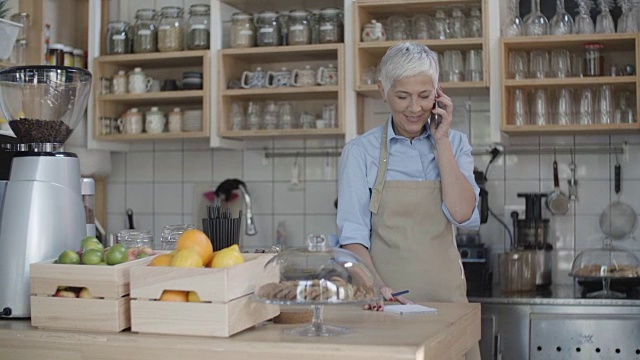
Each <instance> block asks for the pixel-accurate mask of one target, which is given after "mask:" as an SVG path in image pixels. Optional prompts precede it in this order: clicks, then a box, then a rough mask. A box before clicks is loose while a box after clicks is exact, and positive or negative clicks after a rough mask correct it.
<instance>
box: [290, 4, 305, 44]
mask: <svg viewBox="0 0 640 360" xmlns="http://www.w3.org/2000/svg"><path fill="white" fill-rule="evenodd" d="M287 39H288V44H289V45H307V44H311V26H310V24H309V12H308V11H306V10H291V11H290V12H289V36H288V37H287Z"/></svg>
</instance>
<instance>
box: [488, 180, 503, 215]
mask: <svg viewBox="0 0 640 360" xmlns="http://www.w3.org/2000/svg"><path fill="white" fill-rule="evenodd" d="M484 186H485V189H486V190H487V192H488V193H489V195H488V196H487V197H488V199H489V208H490V209H491V210H492V211H493V212H494V213H496V214H497V215H502V214H503V213H504V190H505V185H504V181H492V180H489V181H488V182H487V183H486V184H485V185H484Z"/></svg>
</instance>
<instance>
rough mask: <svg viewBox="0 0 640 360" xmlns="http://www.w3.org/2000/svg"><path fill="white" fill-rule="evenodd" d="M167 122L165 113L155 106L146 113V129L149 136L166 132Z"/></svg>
mask: <svg viewBox="0 0 640 360" xmlns="http://www.w3.org/2000/svg"><path fill="white" fill-rule="evenodd" d="M166 122H167V120H166V119H165V117H164V113H163V112H162V111H160V110H159V109H158V107H156V106H154V107H152V108H151V110H149V111H147V112H146V113H145V122H144V128H145V130H146V131H147V133H149V134H159V133H161V132H163V131H164V126H165V124H166Z"/></svg>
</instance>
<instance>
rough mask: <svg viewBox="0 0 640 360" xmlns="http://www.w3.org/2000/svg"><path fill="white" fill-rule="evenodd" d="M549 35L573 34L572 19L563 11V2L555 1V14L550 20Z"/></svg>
mask: <svg viewBox="0 0 640 360" xmlns="http://www.w3.org/2000/svg"><path fill="white" fill-rule="evenodd" d="M550 26H551V35H566V34H573V19H572V18H571V15H569V13H568V12H567V11H566V10H565V9H564V0H556V14H555V15H554V16H553V18H551V22H550Z"/></svg>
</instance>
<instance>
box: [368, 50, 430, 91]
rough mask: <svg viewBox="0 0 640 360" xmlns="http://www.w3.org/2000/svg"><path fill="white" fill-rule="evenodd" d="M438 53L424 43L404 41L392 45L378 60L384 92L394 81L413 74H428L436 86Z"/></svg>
mask: <svg viewBox="0 0 640 360" xmlns="http://www.w3.org/2000/svg"><path fill="white" fill-rule="evenodd" d="M439 73H440V69H439V66H438V54H436V53H435V52H434V51H433V50H431V49H429V48H428V47H426V46H425V45H421V44H417V43H414V42H405V43H402V44H398V45H395V46H392V47H390V48H389V50H387V53H386V54H384V56H383V57H382V60H380V82H381V83H382V88H383V89H384V92H385V94H386V93H387V92H388V91H389V88H390V87H391V85H392V84H393V82H394V81H396V80H399V79H403V78H406V77H411V76H415V75H428V76H430V77H431V78H432V79H433V86H434V88H438V74H439Z"/></svg>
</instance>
